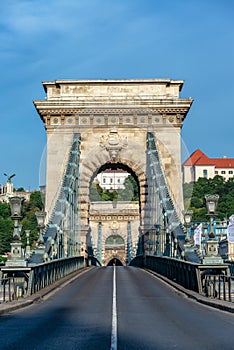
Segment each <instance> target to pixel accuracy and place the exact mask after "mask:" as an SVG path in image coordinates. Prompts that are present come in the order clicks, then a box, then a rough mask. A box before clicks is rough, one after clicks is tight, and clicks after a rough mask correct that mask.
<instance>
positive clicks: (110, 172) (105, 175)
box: [89, 162, 140, 202]
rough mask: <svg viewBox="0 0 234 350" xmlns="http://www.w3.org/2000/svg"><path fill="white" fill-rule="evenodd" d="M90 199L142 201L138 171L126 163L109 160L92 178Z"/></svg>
mask: <svg viewBox="0 0 234 350" xmlns="http://www.w3.org/2000/svg"><path fill="white" fill-rule="evenodd" d="M89 198H90V201H91V202H92V201H98V200H100V201H102V200H106V201H107V200H110V201H113V202H116V201H138V202H139V201H140V184H139V180H138V177H137V175H136V173H135V172H134V171H133V170H132V169H131V168H130V167H129V166H128V165H126V164H123V163H120V162H118V163H111V162H107V163H105V164H103V165H101V167H100V168H99V169H97V170H96V171H95V173H94V174H93V176H92V177H91V179H90V188H89Z"/></svg>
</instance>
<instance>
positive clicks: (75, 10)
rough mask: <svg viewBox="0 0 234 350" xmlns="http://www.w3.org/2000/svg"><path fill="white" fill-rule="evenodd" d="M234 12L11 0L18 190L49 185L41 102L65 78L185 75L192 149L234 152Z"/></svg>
mask: <svg viewBox="0 0 234 350" xmlns="http://www.w3.org/2000/svg"><path fill="white" fill-rule="evenodd" d="M233 18H234V2H233V1H231V0H222V1H221V0H196V1H195V0H7V1H1V2H0V67H1V97H0V106H1V137H0V146H1V147H0V157H1V158H0V159H1V161H0V183H4V182H5V180H6V178H5V177H4V175H3V173H7V174H10V175H11V174H13V173H16V177H15V178H14V181H13V182H14V185H15V187H16V188H18V187H21V186H23V187H24V188H25V189H31V190H32V189H38V188H39V168H40V161H41V157H42V154H43V150H44V147H45V143H46V134H45V130H44V127H43V124H42V122H41V120H40V118H39V116H38V114H37V112H36V110H35V108H34V106H33V103H32V101H33V100H37V99H43V98H44V97H45V94H44V90H43V87H42V85H41V82H42V81H50V80H55V79H122V78H124V79H127V78H171V79H183V80H185V84H184V87H183V90H182V92H181V97H193V98H194V103H193V106H192V108H191V110H190V112H189V114H188V116H187V118H186V120H185V122H184V126H183V129H182V137H183V140H184V143H185V144H186V146H187V148H188V151H189V152H190V153H192V152H193V151H194V150H195V149H197V148H200V149H201V150H202V151H203V152H205V153H206V154H207V155H208V156H210V157H222V156H224V155H226V156H228V157H233V158H234V147H233V146H234V136H233V130H234V122H233V117H234V116H233V109H232V101H233V97H234V21H233Z"/></svg>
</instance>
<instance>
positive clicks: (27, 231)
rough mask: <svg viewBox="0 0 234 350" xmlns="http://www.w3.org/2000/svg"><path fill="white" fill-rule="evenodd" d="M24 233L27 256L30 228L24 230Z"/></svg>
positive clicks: (28, 252)
mask: <svg viewBox="0 0 234 350" xmlns="http://www.w3.org/2000/svg"><path fill="white" fill-rule="evenodd" d="M25 235H26V255H27V257H28V256H29V255H30V243H29V236H30V230H25Z"/></svg>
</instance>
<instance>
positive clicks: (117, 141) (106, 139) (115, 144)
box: [99, 129, 128, 162]
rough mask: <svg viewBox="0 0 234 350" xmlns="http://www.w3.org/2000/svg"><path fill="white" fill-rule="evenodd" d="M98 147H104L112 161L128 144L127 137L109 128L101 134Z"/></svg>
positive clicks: (116, 158) (114, 160)
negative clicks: (105, 132) (106, 132)
mask: <svg viewBox="0 0 234 350" xmlns="http://www.w3.org/2000/svg"><path fill="white" fill-rule="evenodd" d="M99 144H100V147H101V148H103V149H106V150H107V151H108V152H109V154H110V158H111V161H112V162H116V161H117V160H118V158H119V152H120V151H121V150H122V149H123V148H126V147H127V146H128V141H127V137H126V136H125V137H121V136H120V135H119V133H118V130H117V129H110V131H109V133H108V134H106V135H102V136H101V137H100V141H99Z"/></svg>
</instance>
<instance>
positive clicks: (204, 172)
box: [203, 169, 207, 178]
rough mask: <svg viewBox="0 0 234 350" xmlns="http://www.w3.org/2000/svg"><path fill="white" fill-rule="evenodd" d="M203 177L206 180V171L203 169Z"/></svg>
mask: <svg viewBox="0 0 234 350" xmlns="http://www.w3.org/2000/svg"><path fill="white" fill-rule="evenodd" d="M203 177H205V178H207V169H203Z"/></svg>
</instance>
